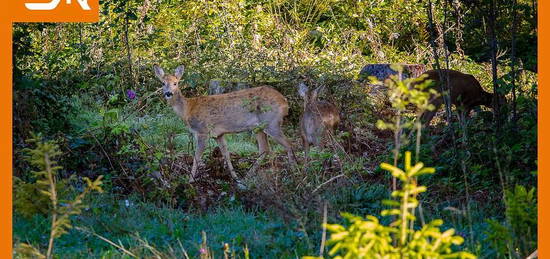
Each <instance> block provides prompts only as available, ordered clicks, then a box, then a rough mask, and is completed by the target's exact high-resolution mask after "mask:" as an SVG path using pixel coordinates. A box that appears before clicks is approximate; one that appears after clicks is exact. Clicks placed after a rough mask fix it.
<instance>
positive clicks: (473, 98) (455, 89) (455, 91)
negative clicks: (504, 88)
mask: <svg viewBox="0 0 550 259" xmlns="http://www.w3.org/2000/svg"><path fill="white" fill-rule="evenodd" d="M440 73H441V74H443V75H444V76H443V77H444V78H445V75H447V76H448V77H449V78H448V83H449V84H448V89H450V97H451V98H450V100H451V104H454V105H455V106H456V107H457V108H459V109H460V110H461V113H463V115H461V117H464V119H465V118H466V117H467V116H468V115H469V114H470V111H471V110H472V109H473V108H474V107H476V106H478V105H485V106H487V107H491V108H494V102H493V100H494V94H492V93H488V92H485V91H484V90H483V88H482V87H481V84H480V83H479V81H477V79H476V78H475V77H474V76H472V75H469V74H465V73H462V72H459V71H455V70H450V69H441V70H430V71H426V72H425V73H424V74H422V75H421V76H425V78H424V80H433V81H434V82H435V84H434V85H433V86H432V87H435V89H436V90H437V91H440V88H439V85H440V84H441V80H440V79H439V75H440ZM505 101H506V99H504V97H502V98H501V99H499V100H498V102H499V104H501V105H502V104H504V103H505ZM430 102H431V103H432V104H433V105H434V106H435V109H434V110H433V111H427V112H425V113H424V114H423V115H422V118H421V119H422V122H423V123H425V124H426V125H427V124H429V123H430V121H431V120H432V118H433V117H434V115H435V114H436V113H437V110H439V109H440V108H441V106H442V105H443V103H444V101H443V96H442V95H439V96H438V97H436V98H433V99H432V100H431V101H430Z"/></svg>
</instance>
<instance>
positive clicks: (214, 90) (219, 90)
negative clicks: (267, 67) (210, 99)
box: [208, 80, 250, 95]
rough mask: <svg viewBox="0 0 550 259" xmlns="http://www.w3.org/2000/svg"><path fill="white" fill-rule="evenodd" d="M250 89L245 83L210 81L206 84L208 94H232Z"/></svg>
mask: <svg viewBox="0 0 550 259" xmlns="http://www.w3.org/2000/svg"><path fill="white" fill-rule="evenodd" d="M247 88H250V84H249V83H247V82H229V81H221V80H210V82H209V83H208V94H209V95H215V94H223V93H229V92H234V91H238V90H242V89H247Z"/></svg>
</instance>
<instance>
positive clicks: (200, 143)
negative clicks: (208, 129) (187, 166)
mask: <svg viewBox="0 0 550 259" xmlns="http://www.w3.org/2000/svg"><path fill="white" fill-rule="evenodd" d="M206 139H207V136H206V135H200V134H195V141H196V142H197V147H196V149H195V157H194V158H193V168H192V169H191V182H193V181H194V180H195V176H196V174H197V170H198V167H199V162H200V161H201V155H202V152H204V148H205V147H206Z"/></svg>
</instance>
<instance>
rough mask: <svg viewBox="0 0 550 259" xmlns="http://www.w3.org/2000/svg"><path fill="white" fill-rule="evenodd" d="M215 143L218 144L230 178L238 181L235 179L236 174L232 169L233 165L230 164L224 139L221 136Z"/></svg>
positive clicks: (237, 179)
mask: <svg viewBox="0 0 550 259" xmlns="http://www.w3.org/2000/svg"><path fill="white" fill-rule="evenodd" d="M216 141H217V142H218V146H220V151H221V152H222V155H223V158H224V160H225V162H227V167H228V168H229V172H230V173H231V177H233V179H235V180H236V181H239V178H238V177H237V174H236V173H235V170H234V169H233V164H231V157H230V156H229V152H227V143H226V142H225V138H224V137H223V135H221V136H218V137H217V138H216Z"/></svg>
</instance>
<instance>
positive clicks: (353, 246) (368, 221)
mask: <svg viewBox="0 0 550 259" xmlns="http://www.w3.org/2000/svg"><path fill="white" fill-rule="evenodd" d="M404 165H405V166H404V167H405V169H404V170H402V169H400V168H397V167H394V166H392V165H389V164H386V163H383V164H381V167H382V168H383V169H384V170H387V171H389V172H390V173H391V174H392V175H393V176H394V177H396V178H398V179H399V180H400V182H401V184H402V189H400V190H396V191H394V192H392V195H391V196H392V197H394V198H397V199H399V201H396V200H386V201H384V203H385V204H386V205H388V206H390V207H391V209H386V210H383V211H382V213H381V216H392V217H394V221H393V222H392V223H391V224H389V226H384V225H382V224H381V223H380V221H379V219H378V218H377V217H375V216H371V215H368V216H366V218H363V217H359V216H354V215H351V214H346V213H344V214H342V216H343V217H344V218H346V219H347V220H349V221H350V223H351V225H350V226H348V227H345V226H342V225H339V224H327V225H325V227H326V228H327V229H328V230H329V231H330V232H332V234H331V236H330V239H329V240H328V244H329V245H332V249H331V250H330V252H329V255H331V256H335V255H337V256H335V257H334V258H396V259H397V258H476V257H475V256H474V255H473V254H471V253H468V252H463V251H458V252H456V251H454V250H455V249H453V248H452V247H453V245H460V244H462V243H463V242H464V239H463V238H462V237H461V236H458V235H455V230H454V229H448V230H446V231H444V232H441V229H440V226H441V225H442V224H443V221H442V220H433V221H431V222H429V223H427V224H426V225H424V226H422V227H421V228H420V229H418V230H415V229H414V223H415V221H416V216H415V215H414V212H413V211H414V209H415V208H417V207H418V200H417V199H416V196H417V195H418V194H420V193H422V192H425V191H426V187H425V186H418V185H417V183H416V180H415V179H416V178H417V177H418V176H421V175H424V174H432V173H434V172H435V169H433V168H430V167H424V164H423V163H421V162H419V163H417V164H415V165H412V164H411V153H410V152H406V153H405V163H404Z"/></svg>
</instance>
